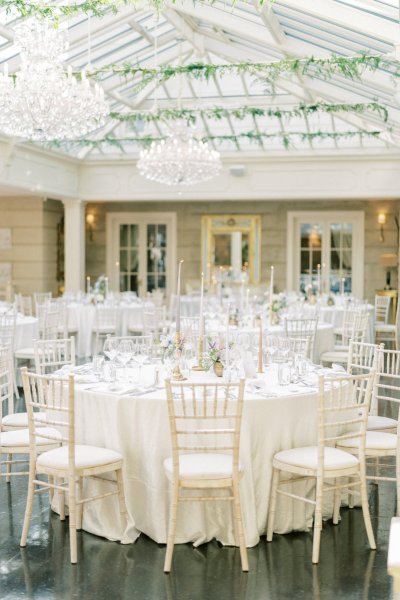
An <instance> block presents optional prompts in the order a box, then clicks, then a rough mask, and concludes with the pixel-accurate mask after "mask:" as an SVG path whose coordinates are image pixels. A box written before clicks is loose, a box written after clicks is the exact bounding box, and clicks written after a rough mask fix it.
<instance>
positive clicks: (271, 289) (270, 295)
mask: <svg viewBox="0 0 400 600" xmlns="http://www.w3.org/2000/svg"><path fill="white" fill-rule="evenodd" d="M273 298H274V265H272V266H271V279H270V283H269V302H270V304H271V306H272V300H273Z"/></svg>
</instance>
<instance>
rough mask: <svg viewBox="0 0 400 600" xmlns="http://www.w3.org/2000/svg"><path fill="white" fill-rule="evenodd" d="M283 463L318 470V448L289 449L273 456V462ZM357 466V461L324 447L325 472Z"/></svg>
mask: <svg viewBox="0 0 400 600" xmlns="http://www.w3.org/2000/svg"><path fill="white" fill-rule="evenodd" d="M275 461H279V462H284V463H286V464H288V465H292V466H294V467H304V468H305V469H314V470H316V469H317V468H318V447H317V446H304V447H302V448H291V449H290V450H282V451H281V452H278V453H277V454H275V456H274V462H275ZM357 464H358V459H357V458H356V457H355V456H353V455H352V454H349V453H348V452H344V451H343V450H339V449H338V448H331V447H329V446H328V447H326V448H325V449H324V469H325V470H326V471H329V470H334V469H346V468H348V467H354V466H356V465H357Z"/></svg>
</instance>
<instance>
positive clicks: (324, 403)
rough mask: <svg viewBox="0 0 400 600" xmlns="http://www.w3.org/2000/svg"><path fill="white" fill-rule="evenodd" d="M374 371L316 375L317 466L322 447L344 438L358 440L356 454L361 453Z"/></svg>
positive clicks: (321, 459) (320, 457) (321, 460)
mask: <svg viewBox="0 0 400 600" xmlns="http://www.w3.org/2000/svg"><path fill="white" fill-rule="evenodd" d="M374 379H375V371H374V370H373V369H371V371H370V372H369V373H366V374H362V375H344V376H340V377H335V378H327V377H324V376H321V377H320V378H319V411H318V414H319V430H318V431H319V435H318V448H319V469H321V470H323V468H324V464H323V463H324V447H325V446H335V444H336V443H337V442H339V441H341V440H344V439H350V438H352V439H354V438H356V439H357V438H358V440H359V447H358V451H359V456H360V457H361V456H363V454H364V453H365V432H366V427H367V418H368V412H369V408H370V402H371V397H372V390H373V384H374Z"/></svg>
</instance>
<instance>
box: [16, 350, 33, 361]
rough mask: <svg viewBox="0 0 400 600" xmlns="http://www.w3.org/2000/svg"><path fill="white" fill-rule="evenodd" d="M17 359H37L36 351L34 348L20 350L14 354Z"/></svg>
mask: <svg viewBox="0 0 400 600" xmlns="http://www.w3.org/2000/svg"><path fill="white" fill-rule="evenodd" d="M14 355H15V358H29V359H31V358H32V359H34V358H35V351H34V349H33V348H20V349H19V350H16V351H15V352H14Z"/></svg>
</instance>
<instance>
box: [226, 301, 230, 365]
mask: <svg viewBox="0 0 400 600" xmlns="http://www.w3.org/2000/svg"><path fill="white" fill-rule="evenodd" d="M230 311H231V307H230V304H228V314H227V318H226V339H225V368H226V369H228V367H229V315H230Z"/></svg>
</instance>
